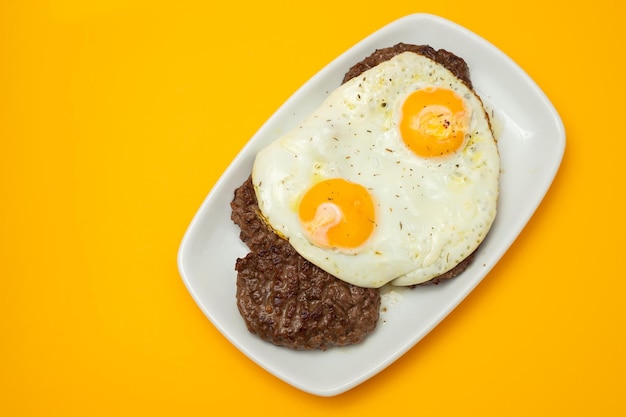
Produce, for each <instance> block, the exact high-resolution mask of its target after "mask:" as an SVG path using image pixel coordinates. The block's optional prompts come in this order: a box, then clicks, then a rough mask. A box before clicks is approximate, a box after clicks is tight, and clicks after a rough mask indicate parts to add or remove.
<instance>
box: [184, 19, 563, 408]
mask: <svg viewBox="0 0 626 417" xmlns="http://www.w3.org/2000/svg"><path fill="white" fill-rule="evenodd" d="M398 42H405V43H413V44H429V45H431V46H432V47H434V48H435V49H442V48H443V49H446V50H448V51H450V52H453V53H455V54H457V55H458V56H461V57H463V58H464V59H465V60H466V62H467V63H468V65H469V67H470V71H471V77H472V81H473V84H474V87H475V89H476V91H477V93H478V94H479V95H480V96H481V97H482V99H483V101H484V102H485V104H486V107H487V108H488V109H490V110H492V111H493V113H494V115H495V123H494V126H495V127H496V135H497V138H498V141H499V142H498V143H499V150H500V154H501V166H502V176H501V183H500V186H501V191H500V201H499V211H498V217H497V219H496V221H495V223H494V225H493V227H492V229H491V231H490V233H489V236H488V238H487V240H486V241H485V242H484V243H483V244H482V246H481V247H480V251H479V253H478V254H477V257H476V259H475V261H474V262H473V264H472V266H471V267H470V268H469V269H468V270H466V271H465V272H464V273H463V274H462V276H460V277H458V278H456V279H454V280H451V281H449V282H446V283H444V284H441V285H438V286H428V287H424V288H417V289H413V290H410V289H394V290H393V291H388V290H385V291H383V305H384V307H386V311H384V312H381V321H380V323H379V325H378V328H377V329H376V330H375V332H374V333H373V334H372V335H370V336H369V337H368V338H367V339H366V340H365V342H363V343H362V344H360V345H357V346H350V347H345V348H334V349H331V350H328V351H325V352H321V351H314V352H299V351H292V350H289V349H286V348H281V347H276V346H274V345H272V344H269V343H267V342H264V341H262V340H260V339H259V338H258V337H256V336H253V335H252V334H250V333H249V332H248V330H247V329H246V326H245V324H244V322H243V319H242V318H241V316H240V315H239V312H238V310H237V306H236V304H235V282H236V273H235V270H234V265H235V260H236V259H237V258H238V257H243V256H245V254H246V253H247V249H246V247H245V246H244V245H243V243H242V242H241V241H240V240H239V229H238V228H237V227H236V226H235V225H234V224H233V223H232V221H231V220H230V205H229V204H230V201H231V200H232V197H233V191H234V190H235V188H237V187H238V186H239V185H241V183H242V182H243V181H244V180H245V179H246V178H247V177H248V175H249V174H250V171H251V169H252V163H253V161H254V157H255V155H256V153H257V152H258V150H259V149H261V148H262V147H264V146H265V145H267V144H268V143H269V142H271V141H272V140H274V139H275V138H276V137H277V136H278V135H280V134H281V133H283V132H286V131H287V130H289V129H290V128H292V127H293V126H294V125H296V124H297V123H298V122H300V121H301V120H302V119H303V118H305V117H306V116H307V115H308V114H309V113H310V112H311V111H312V110H313V109H315V108H316V107H317V106H318V105H319V104H321V102H322V101H323V100H324V99H325V97H326V96H327V95H328V93H329V92H330V91H332V90H334V89H335V88H336V87H338V86H339V85H340V83H341V80H342V78H343V75H344V73H345V72H346V71H347V70H348V69H349V68H350V67H351V66H352V65H353V64H354V63H356V62H358V61H360V60H362V59H363V58H364V57H366V56H367V55H369V54H371V53H372V52H373V51H374V50H375V49H378V48H383V47H387V46H392V45H394V44H396V43H398ZM564 150H565V131H564V128H563V124H562V122H561V119H560V117H559V115H558V113H557V112H556V111H555V109H554V107H553V106H552V104H551V103H550V101H549V100H548V99H547V98H546V96H545V95H544V93H543V92H542V91H541V90H540V89H539V87H538V86H537V85H536V84H535V83H534V82H533V81H532V80H531V78H530V77H529V76H528V75H527V74H526V73H525V72H524V71H523V70H522V69H521V68H520V67H519V66H518V65H517V64H515V63H514V62H513V61H512V60H511V59H510V58H508V57H507V56H506V55H505V54H504V53H502V52H501V51H500V50H498V49H497V48H496V47H494V46H493V45H491V44H490V43H489V42H487V41H486V40H484V39H482V38H480V37H479V36H477V35H476V34H474V33H472V32H470V31H468V30H467V29H465V28H463V27H460V26H458V25H456V24H455V23H452V22H450V21H447V20H445V19H442V18H440V17H437V16H432V15H427V14H414V15H409V16H406V17H404V18H402V19H399V20H397V21H395V22H393V23H391V24H389V25H387V26H385V27H383V28H382V29H380V30H379V31H377V32H375V33H373V34H372V35H370V36H369V37H367V38H365V39H364V40H363V41H361V42H359V43H358V44H357V45H355V46H354V47H352V48H351V49H349V50H348V51H346V52H345V53H344V54H343V55H341V56H340V57H338V58H337V59H335V60H334V61H333V62H331V63H330V64H329V65H328V66H326V67H325V68H324V69H322V70H321V71H320V72H319V73H318V74H316V75H315V76H314V77H313V78H311V79H310V80H309V81H308V82H307V83H306V84H305V85H303V86H302V87H301V88H300V89H299V90H298V91H297V92H296V93H295V94H294V95H293V96H292V97H291V98H289V100H287V101H286V102H285V103H284V105H283V106H281V107H280V108H279V109H278V111H276V113H275V114H274V115H273V116H272V117H271V118H270V119H269V120H268V121H267V122H266V123H265V124H264V125H263V126H262V127H261V129H260V130H259V131H258V132H257V133H256V134H255V135H254V136H253V137H252V138H251V139H250V141H249V142H248V144H247V145H246V146H245V147H244V148H243V149H242V150H241V152H240V153H239V154H238V155H237V157H236V158H235V159H234V160H233V162H232V163H231V165H230V166H229V167H228V168H227V170H226V171H225V172H224V174H223V175H222V177H221V178H220V179H219V180H218V181H217V183H216V184H215V186H214V187H213V189H212V190H211V191H210V193H209V194H208V196H207V197H206V199H205V201H204V202H203V204H202V206H201V207H200V209H199V211H198V212H197V214H196V216H195V217H194V219H193V221H192V222H191V224H190V226H189V228H188V230H187V232H186V234H185V236H184V238H183V241H182V243H181V246H180V249H179V253H178V267H179V271H180V274H181V276H182V279H183V281H184V283H185V285H186V286H187V288H188V290H189V292H190V293H191V295H192V297H193V299H194V300H195V301H196V303H197V304H198V306H199V307H200V308H201V309H202V311H203V312H204V314H206V316H207V317H208V318H209V320H210V321H211V322H212V323H213V325H215V327H217V328H218V329H219V330H220V331H221V332H222V334H223V335H224V336H225V337H226V338H227V339H228V340H230V341H231V342H232V343H233V344H234V345H235V346H237V347H238V348H239V349H240V350H241V351H242V352H243V353H244V354H245V355H247V356H248V357H249V358H250V359H251V360H253V361H254V362H256V363H257V364H258V365H260V366H261V367H263V368H264V369H266V370H267V371H268V372H270V373H272V374H273V375H275V376H276V377H278V378H280V379H282V380H284V381H285V382H287V383H289V384H291V385H293V386H295V387H297V388H299V389H301V390H303V391H306V392H309V393H312V394H315V395H320V396H332V395H337V394H340V393H342V392H345V391H347V390H349V389H351V388H353V387H355V386H356V385H358V384H360V383H361V382H363V381H365V380H367V379H368V378H371V377H372V376H374V375H375V374H377V373H378V372H380V371H381V370H383V369H384V368H385V367H387V366H388V365H389V364H391V363H392V362H394V361H395V360H396V359H398V358H399V357H400V356H401V355H402V354H404V353H405V352H406V351H407V350H409V349H410V348H411V347H413V346H414V345H415V344H416V343H417V342H418V341H419V340H421V339H422V338H423V337H424V336H425V335H426V334H427V333H428V332H429V331H430V330H431V329H433V327H435V326H436V325H437V324H438V323H440V322H441V320H443V319H444V318H445V317H446V316H447V315H448V314H449V313H450V311H452V310H453V309H454V308H455V307H456V306H457V305H458V304H459V303H460V302H461V301H462V300H463V299H464V298H465V297H466V296H467V295H468V294H469V293H470V292H471V291H472V290H473V289H474V288H475V287H476V285H478V283H479V282H480V281H481V280H482V279H483V278H484V277H485V275H486V274H487V273H488V272H489V271H490V270H491V269H492V268H493V266H494V265H495V264H496V262H498V260H499V259H500V258H501V257H502V255H503V254H504V253H505V252H506V250H507V249H508V248H509V247H510V245H511V244H512V243H513V241H514V240H515V239H516V238H517V236H518V235H519V233H520V232H521V231H522V229H523V228H524V226H525V225H526V223H527V222H528V220H529V219H530V217H531V216H532V215H533V213H534V212H535V210H536V208H537V207H538V205H539V203H540V202H541V200H542V199H543V197H544V195H545V193H546V192H547V190H548V188H549V187H550V185H551V183H552V181H553V179H554V176H555V175H556V172H557V170H558V168H559V166H560V164H561V159H562V157H563V152H564Z"/></svg>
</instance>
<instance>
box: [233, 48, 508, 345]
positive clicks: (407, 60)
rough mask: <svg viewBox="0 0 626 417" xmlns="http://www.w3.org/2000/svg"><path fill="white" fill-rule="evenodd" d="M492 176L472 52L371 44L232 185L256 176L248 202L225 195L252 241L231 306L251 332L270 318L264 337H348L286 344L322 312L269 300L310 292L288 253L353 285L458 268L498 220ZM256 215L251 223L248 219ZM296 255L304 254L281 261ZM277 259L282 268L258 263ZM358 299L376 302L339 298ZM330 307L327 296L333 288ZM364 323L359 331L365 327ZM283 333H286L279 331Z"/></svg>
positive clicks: (493, 151)
mask: <svg viewBox="0 0 626 417" xmlns="http://www.w3.org/2000/svg"><path fill="white" fill-rule="evenodd" d="M498 181H499V155H498V150H497V145H496V141H495V139H494V137H493V134H492V132H491V126H490V121H489V117H488V115H487V113H486V112H485V109H484V107H483V105H482V102H481V100H480V98H479V97H478V96H477V95H476V93H475V92H474V90H473V87H472V84H471V81H470V79H469V70H468V68H467V65H466V63H465V62H464V61H463V60H462V59H461V58H458V57H457V56H455V55H454V54H451V53H449V52H447V51H444V50H438V51H436V50H434V49H433V48H431V47H430V46H416V45H408V44H398V45H395V46H393V47H390V48H384V49H380V50H377V51H375V52H374V53H373V54H372V55H371V56H369V57H367V58H366V59H364V60H363V61H361V62H360V63H357V64H356V65H355V66H353V67H352V68H350V70H349V71H348V72H347V73H346V75H345V78H344V82H343V84H342V85H341V86H339V87H338V88H337V89H336V90H335V91H333V92H332V93H331V94H330V95H329V96H328V98H327V99H326V100H325V101H324V103H323V104H322V105H321V106H320V107H319V108H318V109H317V110H315V111H314V112H313V113H312V114H311V115H310V116H309V117H308V118H307V119H306V120H304V121H302V122H301V123H300V124H299V125H298V126H297V127H296V128H295V129H293V130H291V131H290V132H288V133H287V134H285V135H283V136H282V137H279V138H277V139H276V140H275V141H274V142H272V143H271V144H270V145H268V146H267V147H265V148H264V149H262V150H261V151H260V152H259V153H258V155H257V157H256V159H255V162H254V166H253V169H252V173H251V178H250V179H249V180H248V181H246V183H244V185H242V188H241V189H240V190H238V192H240V191H241V190H243V189H244V187H252V190H251V191H250V190H249V191H248V192H249V194H250V195H249V197H250V199H251V200H250V204H249V207H248V208H247V209H245V208H244V209H242V204H241V202H239V203H238V204H235V201H236V200H237V194H236V197H235V199H234V200H233V220H234V221H235V223H237V224H238V225H239V226H240V227H241V229H242V232H241V237H242V240H244V242H246V244H247V245H248V247H249V248H250V250H251V254H249V255H248V256H247V257H246V259H247V260H238V261H237V266H236V269H237V271H238V277H237V284H238V292H237V297H238V306H239V309H240V312H241V313H242V316H243V317H244V319H246V324H247V325H248V328H249V329H250V330H251V331H252V332H253V333H257V334H258V333H260V332H262V331H260V330H259V329H260V328H271V329H272V330H271V332H272V333H273V335H274V336H272V337H269V338H268V339H271V341H272V342H273V343H275V344H279V345H287V346H290V347H295V348H320V346H324V347H322V348H325V347H326V346H329V345H332V344H342V343H343V344H345V343H344V342H337V340H334V341H332V342H329V343H327V344H324V345H318V346H317V347H315V346H314V347H309V346H308V345H307V342H302V341H298V342H294V340H295V339H296V338H297V336H296V334H299V335H300V334H307V333H308V331H309V330H311V329H312V328H315V327H317V326H318V322H317V321H315V320H311V322H310V323H307V322H306V320H302V318H304V317H307V314H309V312H310V311H309V310H308V309H307V308H303V309H301V310H300V313H295V316H293V317H294V318H293V319H292V318H291V316H289V319H288V320H283V319H284V318H285V317H286V316H285V314H284V313H285V312H288V311H294V310H293V309H294V308H296V307H294V306H292V305H291V304H288V306H285V304H284V303H283V299H282V298H281V297H278V298H272V294H274V293H275V292H276V288H281V291H283V290H284V291H285V292H289V293H292V292H293V294H294V299H295V300H296V301H295V303H296V305H297V304H298V303H303V305H305V304H304V303H306V302H307V300H308V298H307V297H309V296H310V294H308V293H305V291H301V292H299V290H297V287H298V285H300V286H301V287H302V288H305V287H306V286H307V285H308V282H307V280H310V279H311V278H310V277H307V276H305V275H304V274H303V269H302V268H301V269H297V270H294V267H293V264H298V262H302V265H307V267H306V268H304V269H307V270H308V268H312V269H313V270H315V271H318V270H320V271H323V272H325V274H324V275H325V276H328V277H329V278H330V279H331V281H332V280H339V281H341V282H342V283H343V284H342V285H344V284H346V285H348V287H346V288H350V291H353V290H352V288H358V289H361V290H370V291H371V290H376V289H378V288H380V287H382V286H383V285H386V284H391V285H398V286H415V285H420V284H423V283H438V282H440V281H441V280H443V279H447V278H451V277H453V276H456V275H458V274H459V273H460V272H461V271H462V270H464V269H465V268H466V267H467V266H468V265H469V263H470V262H471V260H472V257H473V254H474V252H475V251H476V249H477V248H478V247H479V245H480V244H481V242H482V241H483V239H484V238H485V236H486V235H487V232H488V231H489V229H490V227H491V224H492V223H493V221H494V218H495V216H496V206H497V199H498ZM250 207H253V208H252V209H250ZM242 210H243V211H242ZM243 212H245V213H246V214H242V213H243ZM252 220H254V227H253V228H252V229H250V228H248V227H247V226H245V227H242V225H244V224H247V223H246V222H248V223H249V222H250V221H252ZM261 230H267V231H268V232H269V233H267V234H266V233H259V232H260V231H261ZM260 236H263V237H260ZM283 246H284V248H283ZM276 248H279V249H276ZM278 257H280V260H279V258H278ZM291 257H295V258H297V259H298V261H297V262H295V261H290V265H288V266H285V267H284V268H283V266H282V262H283V261H284V260H285V258H291ZM300 257H302V258H304V259H303V260H302V261H300V259H299V258H300ZM248 258H250V259H248ZM304 260H306V263H305V261H304ZM272 264H273V265H277V267H276V268H275V269H276V270H278V271H280V272H276V271H275V270H274V268H270V272H269V273H267V274H262V273H260V272H259V271H260V270H262V269H263V268H264V267H263V265H272ZM309 264H310V265H311V266H310V267H309V266H308V265H309ZM248 268H252V271H249V270H248ZM293 271H296V272H293ZM291 272H293V273H294V274H296V275H297V276H298V278H297V280H298V282H300V284H294V287H293V290H292V289H289V290H285V289H284V288H286V287H285V286H284V285H285V283H284V282H283V280H282V277H283V276H286V275H288V274H289V273H291ZM316 273H317V272H316ZM320 273H321V272H320ZM321 282H324V281H323V280H320V283H321ZM290 283H291V281H290ZM289 285H291V284H289ZM320 285H327V284H320ZM242 288H243V289H242ZM250 288H252V291H251V292H250V291H249V289H250ZM290 288H291V287H290ZM246 291H248V292H246ZM323 292H324V290H323V289H322V288H320V289H318V290H317V291H314V293H323ZM335 292H337V293H340V291H327V293H329V294H330V296H333V295H335ZM374 292H376V291H374ZM251 294H254V297H256V301H251V300H252V298H251ZM296 294H297V295H296ZM338 297H339V295H338ZM378 297H379V295H378ZM344 298H345V297H344ZM365 299H367V300H368V301H367V302H365V303H362V301H363V300H365ZM255 303H258V304H255ZM358 304H367V305H368V306H369V307H371V306H372V305H379V304H380V301H379V300H378V301H374V300H373V299H369V298H368V297H365V298H360V297H357V298H356V301H355V303H353V304H349V307H345V306H342V307H341V309H343V310H344V311H347V310H349V309H350V308H353V307H354V308H361V307H362V306H361V307H358V306H357V305H358ZM326 305H327V306H334V304H333V301H332V300H330V299H329V301H328V304H326ZM275 308H279V309H280V311H281V313H280V314H279V315H277V316H273V318H268V316H267V315H264V314H256V313H252V314H250V313H249V311H250V310H256V311H263V309H265V310H266V311H272V312H274V309H275ZM329 308H331V307H329ZM346 309H347V310H346ZM348 316H349V315H348ZM357 316H358V315H357ZM277 317H280V318H281V320H277ZM368 317H369V316H368ZM372 317H373V316H372ZM376 317H377V314H376ZM370 318H371V317H370ZM281 321H282V322H285V321H286V323H282V322H281ZM294 323H295V324H294ZM277 326H279V327H280V326H284V328H283V329H282V330H281V329H278V328H277ZM346 326H347V328H350V326H351V324H347V325H346ZM363 328H367V329H368V330H366V331H364V332H363V334H367V333H369V332H371V331H372V330H373V328H371V329H370V328H369V327H368V326H364V327H363ZM283 330H284V332H285V334H288V335H289V336H288V337H287V338H288V339H289V341H288V342H286V343H283V341H282V340H276V339H277V338H278V339H280V338H281V337H283V336H284V334H283V333H281V332H282V331H283ZM317 331H319V329H315V332H317ZM276 334H280V336H279V337H276V336H275V335H276ZM311 338H312V337H308V336H307V340H310V339H311ZM335 339H339V337H336V338H335ZM358 339H359V340H361V339H362V337H359V338H358ZM350 343H351V342H350ZM314 344H315V343H314Z"/></svg>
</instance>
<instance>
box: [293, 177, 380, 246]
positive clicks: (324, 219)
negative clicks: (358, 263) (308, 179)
mask: <svg viewBox="0 0 626 417" xmlns="http://www.w3.org/2000/svg"><path fill="white" fill-rule="evenodd" d="M298 216H299V219H300V223H301V224H302V226H303V227H304V230H306V232H307V234H308V235H309V237H310V239H311V240H312V241H313V242H314V243H316V244H317V245H319V246H322V247H327V248H340V249H353V248H356V247H358V246H360V245H362V244H363V243H364V242H365V241H366V240H367V239H368V238H369V236H370V235H371V234H372V232H373V230H374V225H375V213H374V202H373V201H372V197H371V195H370V193H369V192H368V191H367V189H366V188H365V187H363V186H362V185H360V184H356V183H353V182H349V181H346V180H344V179H342V178H332V179H328V180H324V181H321V182H319V183H317V184H315V185H314V186H312V187H311V188H310V189H309V190H308V191H307V192H306V193H305V194H304V196H303V197H302V200H301V201H300V205H299V207H298Z"/></svg>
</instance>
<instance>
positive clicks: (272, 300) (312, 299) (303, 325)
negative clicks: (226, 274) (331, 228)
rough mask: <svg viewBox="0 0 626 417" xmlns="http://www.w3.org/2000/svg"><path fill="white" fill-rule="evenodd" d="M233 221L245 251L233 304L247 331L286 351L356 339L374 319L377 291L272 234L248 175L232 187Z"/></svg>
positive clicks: (372, 326) (239, 261) (373, 325)
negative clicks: (329, 270)
mask: <svg viewBox="0 0 626 417" xmlns="http://www.w3.org/2000/svg"><path fill="white" fill-rule="evenodd" d="M231 207H232V215H231V218H232V219H233V221H234V222H235V223H236V224H237V225H238V226H239V227H240V229H241V233H240V237H241V239H242V240H243V242H244V243H246V245H248V247H249V248H250V249H251V252H250V253H248V255H246V257H245V258H240V259H237V263H236V265H235V269H236V270H237V308H238V309H239V312H240V314H241V316H242V317H243V318H244V320H245V322H246V326H247V328H248V330H249V331H250V332H251V333H253V334H256V335H258V336H259V337H261V338H262V339H264V340H266V341H268V342H271V343H274V344H275V345H279V346H286V347H289V348H292V349H299V350H312V349H321V350H326V349H328V348H329V347H332V346H345V345H350V344H355V343H359V342H361V341H362V340H363V338H364V337H365V336H366V335H367V334H369V333H371V332H372V331H373V330H374V329H375V328H376V324H377V322H378V316H379V310H380V292H379V291H378V290H377V289H372V288H361V287H357V286H354V285H351V284H348V283H346V282H344V281H341V280H339V279H337V278H335V277H334V276H332V275H330V274H328V273H327V272H325V271H323V270H322V269H320V268H318V267H317V266H315V265H313V264H312V263H310V262H309V261H307V260H306V259H304V258H303V257H302V256H300V255H299V254H298V253H297V252H296V251H295V250H294V249H293V247H292V246H291V245H290V244H289V243H288V242H287V241H286V240H284V239H282V238H280V237H277V236H276V235H275V234H274V232H272V230H271V229H270V228H269V227H268V226H267V225H266V224H265V222H263V221H262V220H261V219H260V218H259V215H258V204H257V200H256V196H255V194H254V188H253V186H252V180H251V178H248V179H247V180H246V181H245V182H244V183H243V184H242V185H241V187H239V188H238V189H237V190H236V191H235V196H234V198H233V201H232V202H231Z"/></svg>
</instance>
